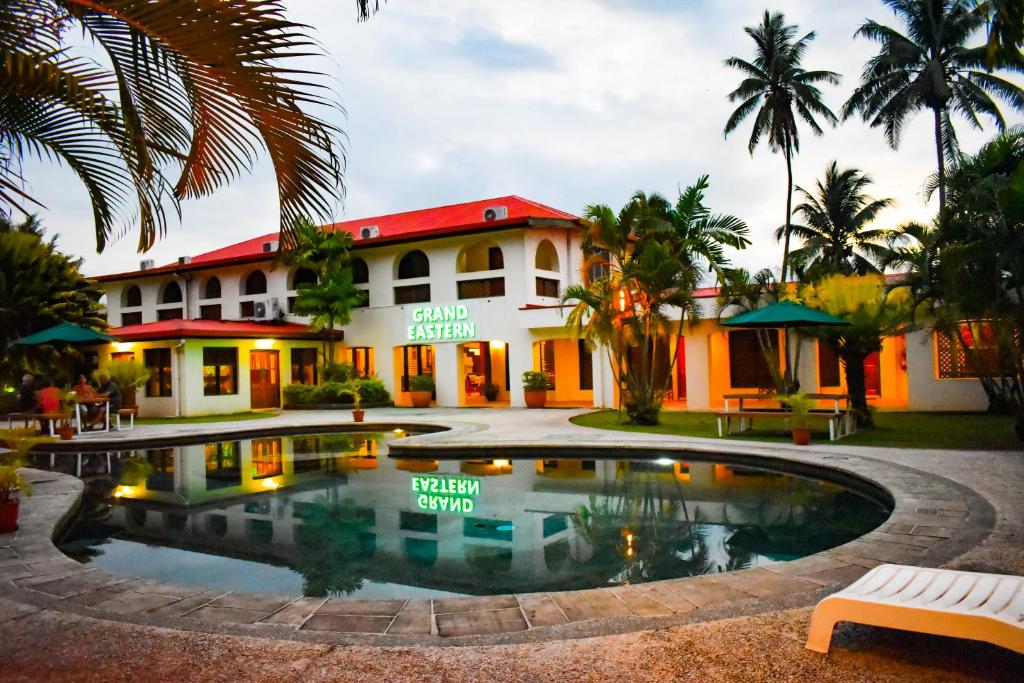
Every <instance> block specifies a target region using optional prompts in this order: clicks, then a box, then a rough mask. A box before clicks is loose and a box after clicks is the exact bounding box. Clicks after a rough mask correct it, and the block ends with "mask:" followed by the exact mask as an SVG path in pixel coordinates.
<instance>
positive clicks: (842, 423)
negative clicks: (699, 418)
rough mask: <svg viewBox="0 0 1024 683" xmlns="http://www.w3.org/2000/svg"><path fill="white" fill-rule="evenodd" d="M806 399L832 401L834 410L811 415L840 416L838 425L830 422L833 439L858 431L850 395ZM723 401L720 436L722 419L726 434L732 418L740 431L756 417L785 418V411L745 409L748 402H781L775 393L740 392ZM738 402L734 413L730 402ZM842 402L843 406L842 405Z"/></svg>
mask: <svg viewBox="0 0 1024 683" xmlns="http://www.w3.org/2000/svg"><path fill="white" fill-rule="evenodd" d="M803 395H804V396H805V397H807V398H809V399H812V400H815V401H831V402H832V404H833V406H832V410H831V411H829V412H828V413H826V412H825V411H818V412H815V413H811V417H814V416H815V415H818V416H824V415H835V416H839V419H837V420H835V422H836V424H835V425H833V423H832V421H830V422H829V432H830V436H831V437H832V439H833V440H834V439H837V438H839V437H840V436H844V435H850V434H852V433H853V432H854V431H855V430H856V422H855V421H854V419H853V413H852V412H851V411H850V395H849V394H803ZM722 399H723V400H724V401H725V410H723V411H721V412H720V413H718V416H719V425H720V426H719V430H718V432H719V436H722V429H721V423H722V418H723V417H724V418H725V426H726V430H725V431H726V432H728V431H729V422H730V418H732V417H737V418H739V422H740V431H743V430H744V429H745V428H746V426H747V423H748V422H749V421H751V420H753V418H755V417H780V416H782V417H784V414H783V413H784V411H778V410H765V409H752V410H746V409H744V407H743V404H744V402H746V401H779V400H780V399H779V395H778V394H777V393H775V392H739V393H730V394H722ZM730 400H733V401H738V403H739V406H738V410H735V411H732V410H730V409H729V401H730ZM841 402H842V403H843V405H841Z"/></svg>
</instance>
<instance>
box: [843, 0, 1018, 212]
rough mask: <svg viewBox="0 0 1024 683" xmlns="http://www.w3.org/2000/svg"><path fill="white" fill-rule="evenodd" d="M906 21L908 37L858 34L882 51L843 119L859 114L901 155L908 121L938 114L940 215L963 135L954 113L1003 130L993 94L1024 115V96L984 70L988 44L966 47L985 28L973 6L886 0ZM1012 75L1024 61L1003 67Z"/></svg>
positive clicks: (865, 28) (886, 31) (873, 27)
mask: <svg viewBox="0 0 1024 683" xmlns="http://www.w3.org/2000/svg"><path fill="white" fill-rule="evenodd" d="M885 4H886V5H888V6H889V7H890V8H891V9H892V11H893V12H894V13H895V14H896V16H897V17H899V18H900V20H901V21H902V23H903V24H904V27H905V31H906V32H905V33H900V32H899V31H898V30H896V29H894V28H891V27H889V26H884V25H882V24H879V23H877V22H875V21H872V20H868V21H865V22H864V23H863V24H862V25H861V27H860V28H859V29H857V32H856V33H855V34H854V35H856V36H863V37H865V38H867V39H869V40H873V41H875V42H877V43H879V44H880V45H881V50H880V51H879V53H878V54H877V55H875V56H874V57H872V58H871V59H870V60H868V62H867V64H866V65H865V66H864V72H863V74H862V75H861V82H860V85H859V86H858V87H857V89H856V90H854V92H853V94H852V95H851V96H850V99H849V100H848V101H847V102H846V104H845V105H844V106H843V111H842V115H843V118H844V119H846V118H849V117H851V116H853V115H854V114H855V113H859V114H860V115H861V117H862V118H863V119H864V121H866V122H868V123H870V124H871V126H872V127H878V126H881V127H882V128H883V129H884V130H885V138H886V141H887V142H888V143H889V145H890V146H891V147H892V148H893V149H896V148H897V147H898V146H899V142H900V133H901V131H902V130H903V125H904V123H905V122H906V119H907V117H909V116H910V115H911V114H913V113H915V112H917V111H920V110H922V109H929V110H931V112H932V118H933V132H934V136H935V155H936V161H937V166H938V189H939V211H940V212H941V211H942V210H943V209H944V208H945V206H946V159H947V158H954V157H955V156H956V149H957V142H956V131H955V130H954V129H953V124H952V121H951V114H952V113H953V112H959V113H960V114H961V115H962V116H963V117H964V118H965V119H966V120H967V121H968V123H970V124H971V125H972V126H974V127H975V128H978V129H980V128H981V122H980V121H979V120H978V116H979V114H983V115H986V116H988V117H990V118H991V119H992V120H993V121H994V122H995V124H996V126H997V127H998V128H999V129H1000V130H1002V129H1004V128H1005V127H1006V124H1005V122H1004V120H1003V115H1002V114H1001V113H1000V111H999V108H998V107H997V106H996V103H995V101H994V100H993V99H992V95H993V94H994V95H996V96H998V97H1000V98H1001V99H1003V100H1005V101H1006V102H1008V103H1009V104H1010V105H1011V106H1013V107H1014V108H1016V109H1024V90H1022V89H1021V88H1019V87H1018V86H1016V85H1014V84H1013V83H1011V82H1009V81H1007V80H1005V79H1002V78H999V77H998V76H995V75H993V74H991V73H987V72H986V71H984V68H985V65H986V52H987V49H986V46H985V45H980V46H978V47H967V41H968V40H970V39H971V37H972V36H973V35H974V33H975V32H976V31H977V30H979V29H980V28H981V27H982V26H984V24H985V17H984V14H983V13H979V12H975V11H973V8H972V5H971V2H970V1H969V0H885ZM1000 65H1001V66H1002V67H1003V68H1006V69H1008V70H1012V71H1017V72H1021V71H1024V60H1021V61H1009V60H1007V61H1003V62H1001V64H1000Z"/></svg>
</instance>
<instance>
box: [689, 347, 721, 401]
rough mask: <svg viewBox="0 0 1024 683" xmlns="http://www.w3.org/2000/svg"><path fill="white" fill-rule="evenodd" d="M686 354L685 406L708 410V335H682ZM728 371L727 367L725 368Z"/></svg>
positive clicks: (709, 396) (709, 372)
mask: <svg viewBox="0 0 1024 683" xmlns="http://www.w3.org/2000/svg"><path fill="white" fill-rule="evenodd" d="M683 343H684V344H685V349H686V354H685V356H684V361H685V362H686V374H685V377H686V408H687V410H708V409H710V408H711V388H710V384H709V382H708V376H709V375H710V374H711V372H712V368H711V366H710V360H709V354H708V337H707V336H706V335H699V336H697V335H695V336H685V337H683ZM726 371H728V369H726Z"/></svg>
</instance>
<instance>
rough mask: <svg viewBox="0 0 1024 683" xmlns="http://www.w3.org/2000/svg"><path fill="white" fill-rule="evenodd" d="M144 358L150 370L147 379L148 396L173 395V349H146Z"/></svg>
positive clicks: (162, 396) (161, 396)
mask: <svg viewBox="0 0 1024 683" xmlns="http://www.w3.org/2000/svg"><path fill="white" fill-rule="evenodd" d="M142 359H143V362H144V363H145V365H146V369H147V370H149V379H148V380H146V396H148V397H150V398H164V397H168V396H171V395H172V394H171V350H170V349H145V350H144V351H143V352H142Z"/></svg>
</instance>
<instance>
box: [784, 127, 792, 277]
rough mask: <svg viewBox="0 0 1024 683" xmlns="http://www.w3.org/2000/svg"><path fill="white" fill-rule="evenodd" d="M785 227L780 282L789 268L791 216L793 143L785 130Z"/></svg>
mask: <svg viewBox="0 0 1024 683" xmlns="http://www.w3.org/2000/svg"><path fill="white" fill-rule="evenodd" d="M785 154H786V223H785V226H786V229H785V231H784V233H783V240H782V284H783V286H784V285H785V284H786V273H787V272H788V270H789V226H790V223H791V222H792V217H793V143H792V141H791V140H790V137H789V131H786V150H785Z"/></svg>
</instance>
